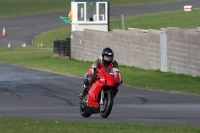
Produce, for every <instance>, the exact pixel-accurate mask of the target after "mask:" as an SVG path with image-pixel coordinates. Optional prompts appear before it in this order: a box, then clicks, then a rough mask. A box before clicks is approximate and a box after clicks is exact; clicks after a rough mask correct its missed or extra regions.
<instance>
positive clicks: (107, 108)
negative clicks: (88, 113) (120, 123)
mask: <svg viewBox="0 0 200 133" xmlns="http://www.w3.org/2000/svg"><path fill="white" fill-rule="evenodd" d="M112 106H113V93H112V92H111V91H106V92H104V98H103V104H101V105H100V115H101V117H102V118H107V117H108V116H109V115H110V112H111V110H112Z"/></svg>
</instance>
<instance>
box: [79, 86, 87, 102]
mask: <svg viewBox="0 0 200 133" xmlns="http://www.w3.org/2000/svg"><path fill="white" fill-rule="evenodd" d="M86 92H87V86H86V85H83V90H82V92H81V93H80V94H79V98H80V99H82V98H83V97H85V95H86Z"/></svg>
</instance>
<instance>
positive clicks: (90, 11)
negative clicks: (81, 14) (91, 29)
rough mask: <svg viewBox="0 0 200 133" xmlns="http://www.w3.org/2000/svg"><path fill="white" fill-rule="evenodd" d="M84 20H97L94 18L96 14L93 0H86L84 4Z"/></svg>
mask: <svg viewBox="0 0 200 133" xmlns="http://www.w3.org/2000/svg"><path fill="white" fill-rule="evenodd" d="M86 12H87V15H86V20H87V21H91V22H92V21H97V20H96V19H95V15H96V14H97V12H96V3H95V2H87V4H86Z"/></svg>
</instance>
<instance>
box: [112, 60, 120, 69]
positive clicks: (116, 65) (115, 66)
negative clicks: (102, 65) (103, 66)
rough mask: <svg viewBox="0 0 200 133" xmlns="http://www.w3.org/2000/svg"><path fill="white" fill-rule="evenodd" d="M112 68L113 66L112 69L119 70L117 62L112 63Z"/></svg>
mask: <svg viewBox="0 0 200 133" xmlns="http://www.w3.org/2000/svg"><path fill="white" fill-rule="evenodd" d="M113 66H114V68H117V69H119V68H118V62H117V61H116V60H114V61H113Z"/></svg>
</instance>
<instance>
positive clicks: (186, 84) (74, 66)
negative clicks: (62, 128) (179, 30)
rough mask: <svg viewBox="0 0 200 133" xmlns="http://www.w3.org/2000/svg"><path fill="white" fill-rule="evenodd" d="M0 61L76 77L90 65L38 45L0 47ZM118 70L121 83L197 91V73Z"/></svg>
mask: <svg viewBox="0 0 200 133" xmlns="http://www.w3.org/2000/svg"><path fill="white" fill-rule="evenodd" d="M0 62H5V63H9V64H17V65H20V66H26V67H30V68H37V69H42V70H45V71H49V72H57V73H62V74H68V75H74V76H78V77H83V75H84V74H85V72H86V71H87V70H88V68H89V67H91V65H92V62H83V61H77V60H74V59H69V60H66V59H59V58H54V57H53V52H52V51H47V50H40V49H38V48H37V47H28V48H19V47H12V48H0ZM120 70H121V71H122V73H123V82H124V85H128V86H135V87H141V88H147V89H155V90H162V91H168V92H179V93H190V94H200V82H199V81H200V77H196V78H195V77H191V76H187V75H182V74H173V73H163V72H160V71H153V70H143V69H138V68H135V67H126V66H120Z"/></svg>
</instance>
